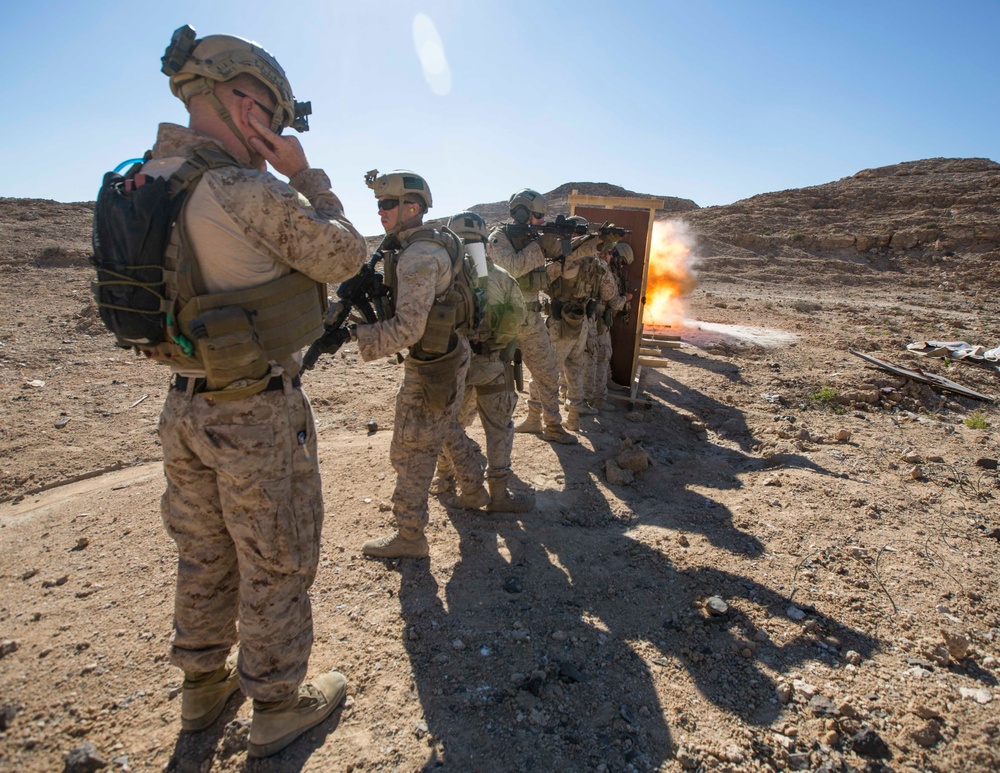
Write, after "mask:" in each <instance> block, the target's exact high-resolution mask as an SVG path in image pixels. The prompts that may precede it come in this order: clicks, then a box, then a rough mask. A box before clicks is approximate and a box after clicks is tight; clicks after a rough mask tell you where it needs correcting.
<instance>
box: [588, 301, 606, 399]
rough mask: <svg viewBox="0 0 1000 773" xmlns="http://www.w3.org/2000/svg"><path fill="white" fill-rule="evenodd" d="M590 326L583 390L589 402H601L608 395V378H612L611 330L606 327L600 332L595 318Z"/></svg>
mask: <svg viewBox="0 0 1000 773" xmlns="http://www.w3.org/2000/svg"><path fill="white" fill-rule="evenodd" d="M590 326H591V327H590V332H589V333H588V334H587V359H588V367H587V369H586V372H585V378H584V385H583V391H584V395H585V396H586V398H587V402H589V403H600V402H602V401H603V400H604V399H605V398H607V396H608V379H610V378H611V370H610V369H611V331H610V330H609V329H608V328H606V327H605V328H604V332H603V333H600V332H598V325H597V322H596V321H595V320H591V321H590ZM601 327H604V326H603V325H601Z"/></svg>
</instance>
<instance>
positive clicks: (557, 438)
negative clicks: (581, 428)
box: [542, 420, 580, 446]
mask: <svg viewBox="0 0 1000 773" xmlns="http://www.w3.org/2000/svg"><path fill="white" fill-rule="evenodd" d="M578 421H579V420H578ZM566 426H567V427H569V428H570V429H576V427H573V426H571V425H570V423H569V421H567V422H566ZM542 438H543V439H544V440H548V441H549V442H550V443H561V444H562V445H564V446H571V445H575V444H576V443H579V442H580V441H579V440H577V439H576V436H574V435H571V434H569V433H568V432H567V431H566V430H564V429H563V426H562V424H549V425H548V426H546V427H545V429H544V430H543V431H542Z"/></svg>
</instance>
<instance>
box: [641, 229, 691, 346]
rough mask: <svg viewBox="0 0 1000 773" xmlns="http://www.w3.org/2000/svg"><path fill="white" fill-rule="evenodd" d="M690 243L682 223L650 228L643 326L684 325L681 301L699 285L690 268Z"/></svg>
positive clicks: (683, 309) (684, 306)
mask: <svg viewBox="0 0 1000 773" xmlns="http://www.w3.org/2000/svg"><path fill="white" fill-rule="evenodd" d="M693 243H694V240H693V239H692V238H691V237H690V235H689V234H688V232H687V229H686V227H685V226H684V224H683V223H681V222H678V221H673V220H658V221H656V222H655V223H654V224H653V240H652V244H651V245H650V248H649V272H648V274H647V277H646V306H645V308H644V309H643V312H642V324H643V325H645V326H653V327H673V326H677V325H680V324H681V323H682V322H683V321H684V314H685V311H686V310H687V307H686V304H685V301H684V299H685V298H686V297H687V296H688V294H690V292H691V291H692V290H693V289H694V288H695V286H696V285H697V284H698V280H697V278H696V277H695V275H694V271H693V268H692V267H693V264H694V255H693V252H692V247H693Z"/></svg>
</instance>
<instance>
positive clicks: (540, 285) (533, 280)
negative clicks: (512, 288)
mask: <svg viewBox="0 0 1000 773" xmlns="http://www.w3.org/2000/svg"><path fill="white" fill-rule="evenodd" d="M517 286H518V287H520V288H521V292H522V293H523V294H524V295H527V296H534V295H537V294H538V292H539V291H541V290H545V289H546V288H547V287H548V279H547V278H546V276H545V267H544V266H543V267H541V268H535V269H532V270H531V271H529V272H528V273H527V274H521V276H519V277H518V278H517Z"/></svg>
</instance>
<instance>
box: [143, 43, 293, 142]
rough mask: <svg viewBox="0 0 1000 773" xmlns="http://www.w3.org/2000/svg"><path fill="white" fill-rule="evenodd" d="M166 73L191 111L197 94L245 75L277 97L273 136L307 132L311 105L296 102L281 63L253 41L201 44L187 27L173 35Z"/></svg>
mask: <svg viewBox="0 0 1000 773" xmlns="http://www.w3.org/2000/svg"><path fill="white" fill-rule="evenodd" d="M161 61H162V63H163V66H162V68H161V70H162V72H163V73H164V74H166V75H168V76H170V91H171V92H173V95H174V96H175V97H178V98H179V99H181V100H182V101H183V102H184V104H185V105H187V104H188V103H189V102H190V100H191V98H192V97H193V96H195V95H197V94H208V93H211V92H212V87H213V86H214V85H215V84H216V83H224V82H226V81H231V80H232V79H233V78H235V77H236V76H237V75H240V74H243V73H246V74H248V75H251V76H253V77H254V78H256V79H257V80H258V81H260V82H261V83H262V84H263V85H264V86H266V87H267V89H268V90H269V91H270V92H271V94H272V96H273V97H274V102H275V105H276V107H275V110H274V119H273V120H272V122H271V130H272V131H277V130H278V129H280V128H282V127H285V126H291V127H292V128H293V129H295V130H296V131H300V132H302V131H308V130H309V120H308V118H307V116H308V115H309V114H310V113H311V112H312V108H311V105H310V103H309V102H305V103H303V102H296V101H295V97H293V96H292V86H291V84H290V83H289V82H288V78H287V77H286V76H285V71H284V70H283V69H282V67H281V65H280V64H278V60H277V59H275V58H274V57H273V56H271V54H270V53H268V52H267V51H265V50H264V49H263V48H262V47H261V46H260V45H258V44H257V43H255V42H253V41H252V40H246V39H244V38H238V37H236V36H234V35H208V36H207V37H204V38H201V39H196V38H195V31H194V28H193V27H191V26H189V25H185V26H183V27H181V28H179V29H177V30H176V31H175V32H174V35H173V38H171V40H170V45H169V46H168V47H167V50H166V52H164V54H163V58H162V59H161Z"/></svg>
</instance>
